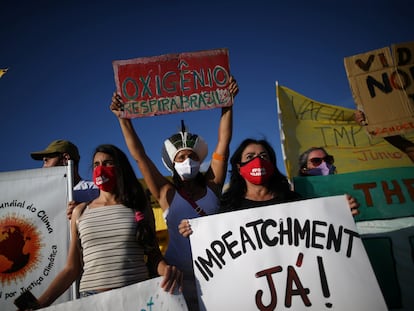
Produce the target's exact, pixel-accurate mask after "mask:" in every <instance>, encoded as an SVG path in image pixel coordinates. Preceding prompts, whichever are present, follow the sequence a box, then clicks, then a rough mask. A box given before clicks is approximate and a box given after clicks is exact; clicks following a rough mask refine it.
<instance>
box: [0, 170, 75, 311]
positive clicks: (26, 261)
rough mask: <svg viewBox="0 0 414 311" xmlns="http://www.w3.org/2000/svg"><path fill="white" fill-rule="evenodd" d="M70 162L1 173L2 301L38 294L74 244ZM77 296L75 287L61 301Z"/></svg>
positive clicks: (8, 305) (6, 305)
mask: <svg viewBox="0 0 414 311" xmlns="http://www.w3.org/2000/svg"><path fill="white" fill-rule="evenodd" d="M66 176H67V167H51V168H47V169H46V168H40V169H31V170H21V171H14V172H2V173H0V282H1V287H0V305H1V310H3V311H8V310H13V311H14V310H16V309H17V307H16V306H15V305H14V300H15V299H16V298H17V297H18V296H20V294H22V293H23V292H24V291H26V290H30V291H31V292H32V293H33V294H34V295H35V296H36V297H38V296H40V294H41V293H42V292H43V291H44V290H45V289H46V287H47V286H48V285H49V283H50V282H51V281H52V280H53V279H54V277H55V276H56V275H57V273H58V272H59V271H60V270H61V269H62V268H63V266H64V264H65V261H66V257H67V250H68V245H69V222H68V220H67V218H66V206H67V201H68V191H67V189H68V185H67V178H66ZM71 298H72V292H71V290H68V291H67V292H66V293H65V294H64V295H62V296H61V297H60V298H59V299H58V301H57V302H65V301H68V300H69V299H71Z"/></svg>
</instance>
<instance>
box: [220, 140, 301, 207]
mask: <svg viewBox="0 0 414 311" xmlns="http://www.w3.org/2000/svg"><path fill="white" fill-rule="evenodd" d="M230 165H231V171H230V173H231V175H230V185H229V188H228V189H227V191H226V192H225V193H224V194H223V197H222V202H221V207H220V211H221V212H227V211H236V210H241V209H245V208H250V207H259V206H265V205H273V204H278V203H286V202H291V201H296V200H300V199H301V197H300V196H299V194H297V193H296V192H294V191H292V190H291V189H290V184H289V182H288V180H287V178H286V177H285V176H284V175H283V174H282V173H281V172H280V171H279V169H278V168H277V165H276V154H275V152H274V150H273V148H272V147H271V146H270V144H269V143H268V142H267V141H266V140H254V139H245V140H244V141H243V142H242V143H241V144H240V146H239V147H238V148H237V149H236V151H235V152H234V154H233V156H232V157H231V158H230Z"/></svg>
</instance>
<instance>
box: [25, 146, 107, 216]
mask: <svg viewBox="0 0 414 311" xmlns="http://www.w3.org/2000/svg"><path fill="white" fill-rule="evenodd" d="M30 155H31V157H32V158H33V159H34V160H38V161H43V167H53V166H67V165H68V163H69V160H72V161H73V185H74V186H73V201H74V202H69V206H72V208H68V209H67V214H68V215H67V216H68V218H69V219H70V216H71V214H72V210H73V207H74V206H76V203H81V202H89V201H92V200H93V199H95V198H96V197H97V196H98V195H99V189H98V188H97V187H96V185H95V184H94V183H93V182H92V181H88V180H84V179H83V178H82V177H81V176H80V174H79V161H80V155H79V151H78V147H76V145H75V144H73V143H72V142H70V141H68V140H63V139H59V140H55V141H52V142H51V143H50V144H49V146H47V148H46V149H44V150H41V151H36V152H32V153H31V154H30Z"/></svg>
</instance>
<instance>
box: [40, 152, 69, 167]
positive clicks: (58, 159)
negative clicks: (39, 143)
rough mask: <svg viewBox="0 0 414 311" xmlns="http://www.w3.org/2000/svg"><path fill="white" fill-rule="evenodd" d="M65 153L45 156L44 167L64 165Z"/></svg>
mask: <svg viewBox="0 0 414 311" xmlns="http://www.w3.org/2000/svg"><path fill="white" fill-rule="evenodd" d="M64 165H65V163H64V162H63V155H62V154H61V153H54V154H50V155H47V156H45V157H43V167H54V166H64Z"/></svg>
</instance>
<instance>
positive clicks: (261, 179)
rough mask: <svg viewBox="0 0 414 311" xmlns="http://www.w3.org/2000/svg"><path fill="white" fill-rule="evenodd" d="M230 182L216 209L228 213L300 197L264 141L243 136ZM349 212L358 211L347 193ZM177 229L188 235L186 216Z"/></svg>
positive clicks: (354, 213) (188, 225) (231, 159)
mask: <svg viewBox="0 0 414 311" xmlns="http://www.w3.org/2000/svg"><path fill="white" fill-rule="evenodd" d="M230 164H231V172H230V174H231V175H230V184H229V187H228V188H227V190H226V191H225V192H224V193H223V196H222V200H221V206H220V212H232V211H237V210H242V209H246V208H252V207H261V206H267V205H274V204H279V203H287V202H292V201H298V200H301V199H303V198H301V197H300V195H299V194H298V193H296V192H294V191H292V190H291V186H290V184H289V182H288V179H287V178H286V176H284V175H283V174H282V173H281V172H280V171H279V169H278V168H277V164H276V154H275V151H274V150H273V148H272V147H271V146H270V144H269V143H268V142H267V141H266V140H255V139H250V138H249V139H245V140H244V141H243V142H242V143H241V144H240V146H239V147H238V148H237V149H236V151H235V152H234V154H233V156H232V157H231V158H230ZM348 205H349V208H350V209H351V212H352V214H353V215H357V214H358V207H359V204H358V202H357V201H356V200H355V199H354V198H353V197H351V196H348ZM179 231H180V233H181V234H182V235H183V236H184V237H188V236H189V235H191V234H192V232H193V231H192V229H191V226H190V224H189V221H188V220H187V219H185V220H183V221H181V223H180V225H179Z"/></svg>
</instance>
